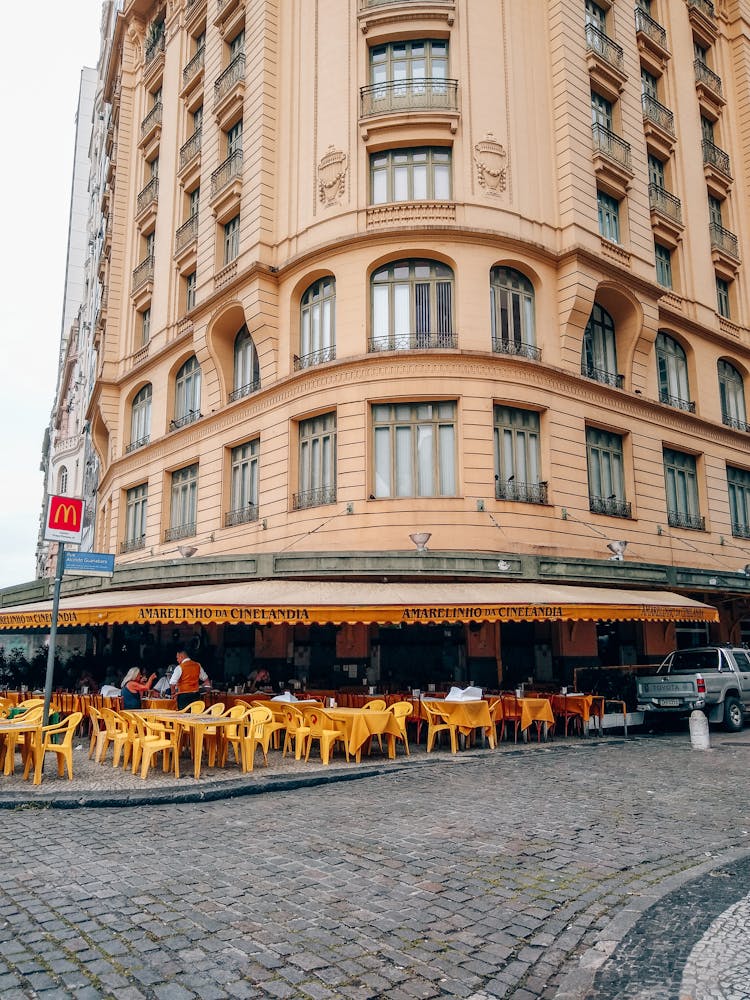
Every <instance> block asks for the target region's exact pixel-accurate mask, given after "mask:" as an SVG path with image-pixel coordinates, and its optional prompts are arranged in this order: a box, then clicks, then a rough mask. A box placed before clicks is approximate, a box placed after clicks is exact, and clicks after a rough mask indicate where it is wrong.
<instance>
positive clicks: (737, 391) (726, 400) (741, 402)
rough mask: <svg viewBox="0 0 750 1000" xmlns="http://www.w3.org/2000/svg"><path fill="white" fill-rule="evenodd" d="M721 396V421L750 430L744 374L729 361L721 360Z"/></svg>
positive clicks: (719, 365)
mask: <svg viewBox="0 0 750 1000" xmlns="http://www.w3.org/2000/svg"><path fill="white" fill-rule="evenodd" d="M717 368H718V373H719V397H720V398H721V422H722V423H723V424H726V425H727V427H736V428H737V430H740V431H747V430H750V427H748V423H747V412H746V410H745V386H744V384H743V381H742V376H741V375H740V373H739V372H738V371H737V369H736V368H735V367H734V365H730V364H729V362H728V361H719V363H718V365H717Z"/></svg>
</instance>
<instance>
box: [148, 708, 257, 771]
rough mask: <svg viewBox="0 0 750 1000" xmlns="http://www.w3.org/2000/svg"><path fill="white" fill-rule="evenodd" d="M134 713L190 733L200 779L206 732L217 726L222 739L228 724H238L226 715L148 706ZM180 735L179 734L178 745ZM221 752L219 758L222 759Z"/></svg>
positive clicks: (194, 762) (176, 763) (196, 769)
mask: <svg viewBox="0 0 750 1000" xmlns="http://www.w3.org/2000/svg"><path fill="white" fill-rule="evenodd" d="M132 711H133V712H134V714H136V715H138V717H139V718H143V719H149V718H150V719H156V720H157V721H159V722H161V721H162V720H163V721H165V722H172V723H173V724H174V725H176V726H177V728H178V729H179V730H180V732H182V731H186V732H189V733H190V747H191V752H192V757H193V777H194V778H195V779H196V781H197V780H198V778H200V776H201V763H202V760H203V742H204V739H205V735H206V732H207V731H208V730H209V729H211V728H212V727H215V728H216V735H217V737H218V738H219V740H221V739H222V738H223V737H225V735H226V728H227V727H228V726H236V725H237V720H236V719H232V718H230V717H228V716H224V715H207V714H201V715H198V714H195V715H193V714H192V713H190V712H177V711H174V710H170V709H160V708H147V709H143V708H141V709H133V710H132ZM179 741H180V736H178V745H179ZM221 756H222V755H221V753H219V754H218V759H221ZM175 776H176V777H179V764H178V762H175Z"/></svg>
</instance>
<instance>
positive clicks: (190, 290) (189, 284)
mask: <svg viewBox="0 0 750 1000" xmlns="http://www.w3.org/2000/svg"><path fill="white" fill-rule="evenodd" d="M197 287H198V276H197V274H196V272H195V271H191V272H190V274H188V275H187V276H186V278H185V312H190V310H191V309H194V308H195V292H196V289H197Z"/></svg>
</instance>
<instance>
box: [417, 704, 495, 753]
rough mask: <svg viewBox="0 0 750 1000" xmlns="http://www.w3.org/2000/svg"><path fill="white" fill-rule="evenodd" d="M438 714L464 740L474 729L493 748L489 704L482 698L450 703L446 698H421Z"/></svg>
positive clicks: (492, 727)
mask: <svg viewBox="0 0 750 1000" xmlns="http://www.w3.org/2000/svg"><path fill="white" fill-rule="evenodd" d="M422 701H423V702H427V703H428V704H429V706H430V707H431V708H432V709H433V710H434V711H436V712H438V713H439V714H440V716H441V717H442V719H443V721H444V722H446V723H447V724H448V725H449V726H456V727H457V729H458V732H459V734H460V735H461V736H463V737H464V739H465V738H466V737H467V736H469V735H470V734H471V733H472V732H474V730H475V729H481V730H482V734H483V735H484V736H486V737H487V739H488V741H489V744H490V746H491V747H492V748H493V749H494V747H495V724H494V723H493V721H492V716H491V714H490V704H489V702H488V701H486V700H485V699H484V698H481V699H480V698H477V699H472V700H468V699H467V700H463V701H458V700H456V701H451V700H449V699H447V698H422Z"/></svg>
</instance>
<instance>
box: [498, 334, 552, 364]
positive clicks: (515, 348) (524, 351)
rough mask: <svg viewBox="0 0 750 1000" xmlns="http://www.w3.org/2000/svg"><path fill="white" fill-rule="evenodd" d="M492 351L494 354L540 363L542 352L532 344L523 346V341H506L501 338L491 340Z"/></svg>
mask: <svg viewBox="0 0 750 1000" xmlns="http://www.w3.org/2000/svg"><path fill="white" fill-rule="evenodd" d="M492 350H493V352H494V353H495V354H510V355H513V356H514V357H520V358H531V359H532V361H540V360H541V357H542V352H541V350H540V348H538V347H535V346H534V345H533V344H525V343H523V341H517V340H506V339H504V338H503V337H493V338H492Z"/></svg>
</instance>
